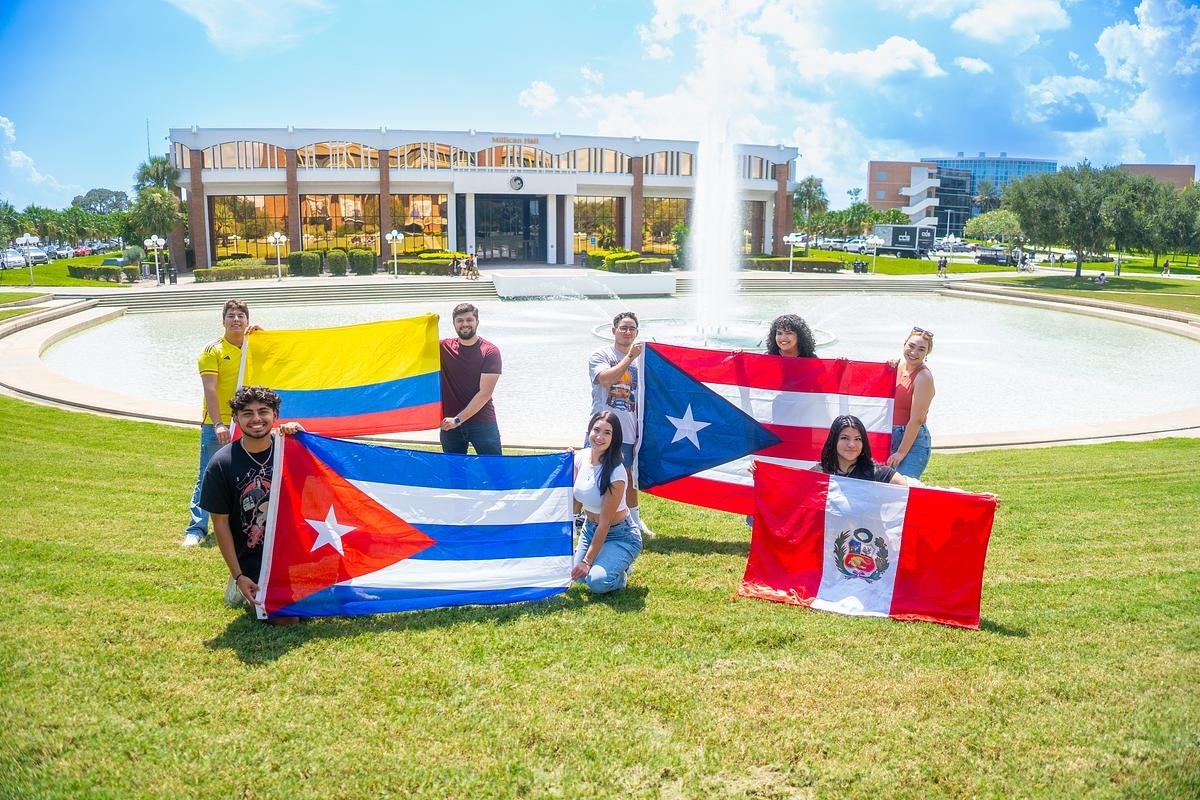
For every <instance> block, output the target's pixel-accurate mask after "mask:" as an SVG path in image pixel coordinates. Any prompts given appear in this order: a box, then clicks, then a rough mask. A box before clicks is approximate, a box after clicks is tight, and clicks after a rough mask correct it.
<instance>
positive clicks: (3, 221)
mask: <svg viewBox="0 0 1200 800" xmlns="http://www.w3.org/2000/svg"><path fill="white" fill-rule="evenodd" d="M24 227H25V223H24V222H22V221H21V213H20V212H19V211H17V209H16V208H15V207H14V206H13V204H12V203H10V202H8V201H7V200H0V243H2V244H4V245H6V246H7V245H8V242H9V241H10V240H11V239H14V238H16V237H17V236H20V235H21V234H22V233H24V231H23V230H22V228H24Z"/></svg>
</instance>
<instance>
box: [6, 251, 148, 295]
mask: <svg viewBox="0 0 1200 800" xmlns="http://www.w3.org/2000/svg"><path fill="white" fill-rule="evenodd" d="M119 255H120V253H100V254H99V255H94V256H80V257H78V258H64V259H62V260H60V261H51V262H50V263H49V264H38V265H37V266H35V267H34V268H33V285H34V286H128V285H129V284H127V283H120V284H118V283H113V282H112V281H95V280H86V279H84V278H72V277H71V276H70V275H68V274H67V266H68V265H70V264H76V265H79V266H91V267H94V266H99V265H100V263H101V262H102V261H104V259H106V258H111V257H116V256H119ZM28 285H29V268H28V267H22V268H21V269H5V270H0V287H4V286H28Z"/></svg>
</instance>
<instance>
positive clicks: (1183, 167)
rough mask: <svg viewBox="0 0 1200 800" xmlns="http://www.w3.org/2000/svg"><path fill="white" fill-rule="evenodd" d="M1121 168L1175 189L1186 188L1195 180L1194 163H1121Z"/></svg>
mask: <svg viewBox="0 0 1200 800" xmlns="http://www.w3.org/2000/svg"><path fill="white" fill-rule="evenodd" d="M1121 169H1123V170H1125V171H1126V172H1129V173H1132V174H1134V175H1149V176H1151V177H1152V178H1157V179H1158V180H1160V181H1162V182H1163V183H1169V184H1171V185H1172V186H1174V187H1175V188H1176V189H1186V188H1187V186H1188V184H1190V183H1193V182H1195V180H1196V165H1195V164H1122V165H1121Z"/></svg>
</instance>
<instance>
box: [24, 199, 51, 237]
mask: <svg viewBox="0 0 1200 800" xmlns="http://www.w3.org/2000/svg"><path fill="white" fill-rule="evenodd" d="M21 216H22V217H24V219H25V224H26V225H28V226H29V227H30V228H32V229H33V232H34V233H36V234H37V235H38V237H39V238H40V239H41V240H42V241H43V242H48V241H50V240H52V239H54V238H55V237H56V236H57V235H58V212H57V211H55V210H54V209H52V208H46V207H45V206H38V205H33V204H32V203H31V204H30V205H28V206H26V207H25V210H24V211H22V212H21Z"/></svg>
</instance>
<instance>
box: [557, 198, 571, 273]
mask: <svg viewBox="0 0 1200 800" xmlns="http://www.w3.org/2000/svg"><path fill="white" fill-rule="evenodd" d="M562 227H563V248H564V251H563V252H562V253H559V256H560V257H561V258H562V263H564V264H574V263H575V195H573V194H566V195H563V218H562Z"/></svg>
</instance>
